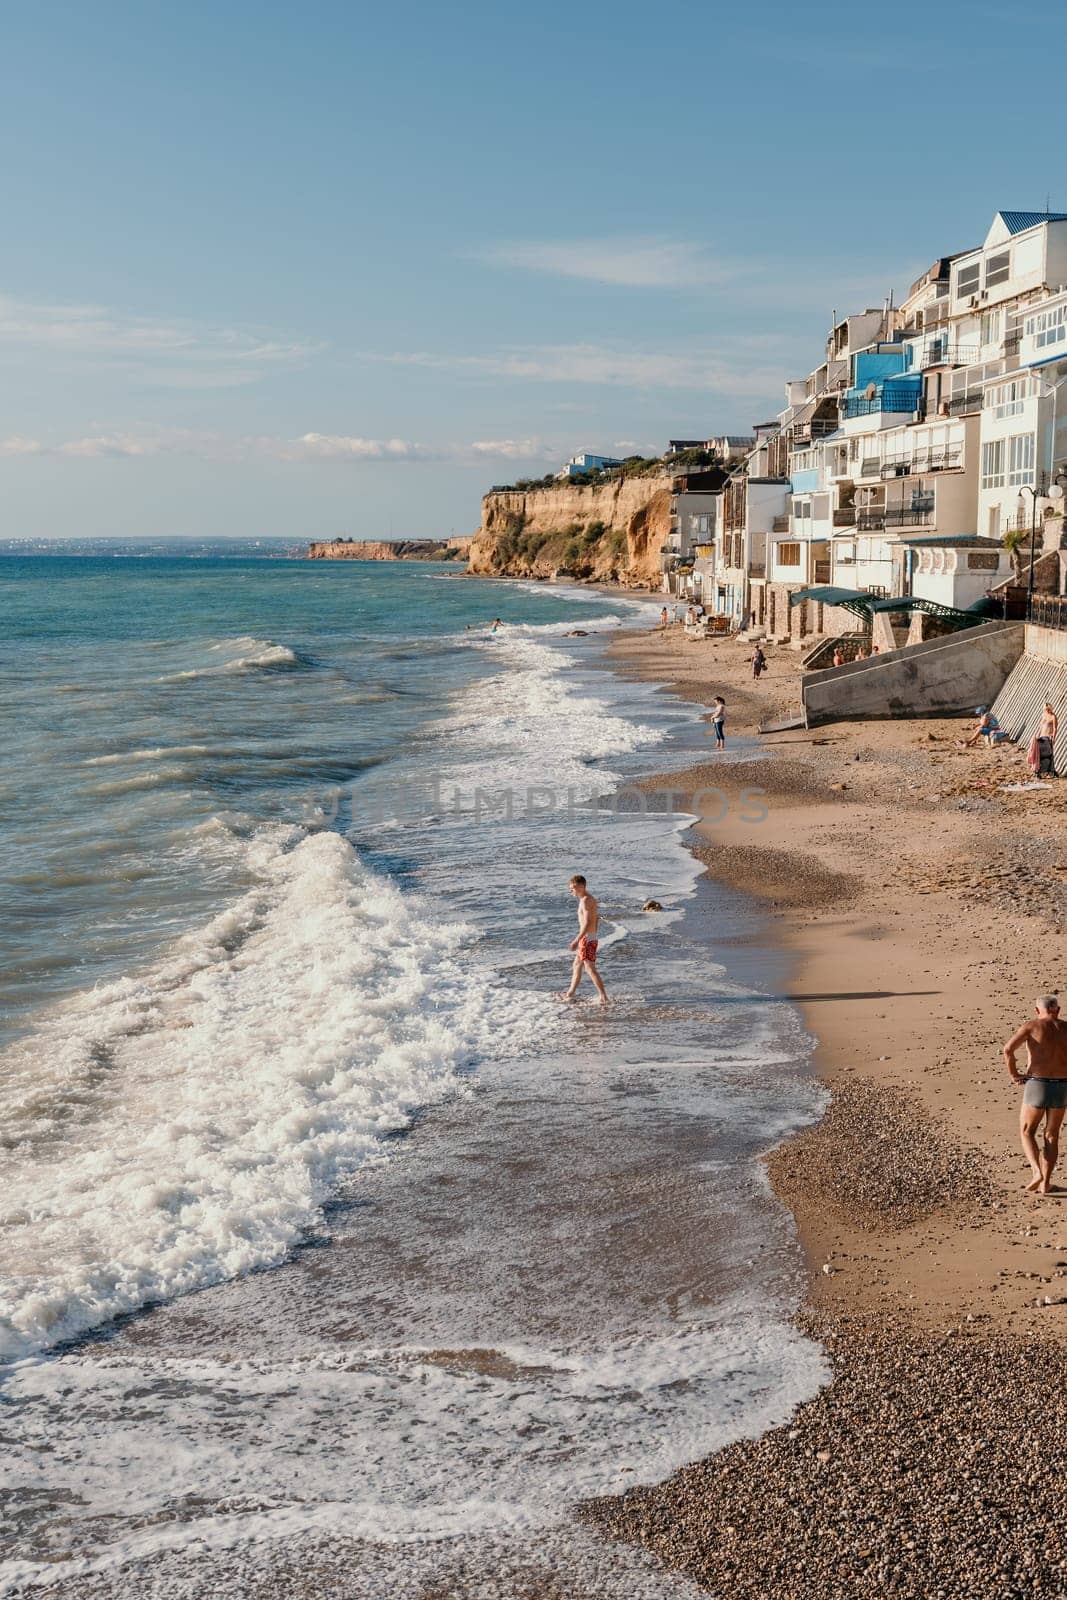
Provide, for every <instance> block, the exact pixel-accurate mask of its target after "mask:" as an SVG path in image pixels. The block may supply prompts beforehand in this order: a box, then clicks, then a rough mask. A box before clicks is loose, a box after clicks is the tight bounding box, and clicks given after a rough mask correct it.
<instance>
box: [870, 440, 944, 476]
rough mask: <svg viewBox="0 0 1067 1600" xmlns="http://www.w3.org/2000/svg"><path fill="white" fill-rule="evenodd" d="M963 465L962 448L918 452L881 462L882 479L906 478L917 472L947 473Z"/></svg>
mask: <svg viewBox="0 0 1067 1600" xmlns="http://www.w3.org/2000/svg"><path fill="white" fill-rule="evenodd" d="M962 464H963V446H962V445H950V446H948V447H947V448H946V449H944V450H920V451H918V452H917V453H916V454H915V455H913V456H896V457H892V458H891V459H889V460H888V461H883V462H882V477H883V478H907V477H912V476H913V475H914V474H915V473H917V472H947V471H949V470H950V469H951V468H953V467H959V466H962Z"/></svg>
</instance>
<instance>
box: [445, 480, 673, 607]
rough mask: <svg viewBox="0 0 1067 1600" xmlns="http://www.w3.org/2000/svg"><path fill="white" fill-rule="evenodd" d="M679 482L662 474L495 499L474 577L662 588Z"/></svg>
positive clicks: (487, 512) (476, 550) (473, 559)
mask: <svg viewBox="0 0 1067 1600" xmlns="http://www.w3.org/2000/svg"><path fill="white" fill-rule="evenodd" d="M672 481H673V478H672V475H670V474H668V473H656V474H654V475H652V476H649V477H647V478H637V477H634V478H622V479H612V480H611V481H610V482H609V483H604V484H590V485H585V486H584V487H579V486H572V485H569V484H566V483H561V484H558V485H553V486H552V487H551V488H544V489H530V490H525V491H524V490H519V489H508V490H501V491H498V492H495V493H492V494H487V495H486V496H485V498H484V499H483V501H482V525H481V527H480V528H479V530H478V532H477V533H476V534H475V536H474V540H473V543H472V544H471V548H470V571H471V572H472V573H477V574H478V575H479V576H483V577H501V578H502V577H508V578H548V577H551V576H552V575H553V574H554V573H556V572H560V571H563V572H568V573H572V574H574V575H575V576H577V577H583V578H597V579H604V580H611V581H615V582H619V583H624V584H628V585H630V586H632V587H634V588H645V587H652V588H656V589H658V588H659V584H660V575H659V553H660V548H661V546H662V544H663V542H664V540H665V539H666V537H667V534H668V532H669V530H670V525H671V484H672Z"/></svg>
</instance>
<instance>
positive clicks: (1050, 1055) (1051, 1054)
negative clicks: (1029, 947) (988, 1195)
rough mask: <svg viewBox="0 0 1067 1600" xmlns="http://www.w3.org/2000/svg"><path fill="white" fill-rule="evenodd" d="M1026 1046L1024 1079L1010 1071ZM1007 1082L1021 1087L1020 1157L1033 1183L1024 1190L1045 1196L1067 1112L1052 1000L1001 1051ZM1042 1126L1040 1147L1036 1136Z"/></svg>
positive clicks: (1063, 1050) (1064, 1026)
mask: <svg viewBox="0 0 1067 1600" xmlns="http://www.w3.org/2000/svg"><path fill="white" fill-rule="evenodd" d="M1024 1044H1025V1046H1026V1054H1027V1058H1028V1063H1027V1069H1026V1071H1025V1073H1023V1072H1020V1071H1019V1069H1018V1067H1017V1066H1016V1065H1015V1052H1016V1050H1018V1049H1019V1047H1020V1045H1024ZM1004 1060H1005V1061H1006V1062H1007V1066H1008V1072H1009V1073H1010V1075H1011V1081H1012V1082H1013V1083H1017V1084H1019V1085H1021V1087H1022V1091H1023V1102H1022V1105H1021V1106H1020V1108H1019V1138H1020V1141H1021V1143H1022V1147H1023V1155H1024V1156H1025V1157H1026V1159H1027V1161H1028V1162H1029V1163H1030V1170H1031V1172H1032V1173H1033V1175H1034V1176H1033V1179H1032V1181H1031V1182H1030V1183H1028V1184H1027V1185H1026V1188H1027V1192H1028V1193H1029V1194H1048V1193H1049V1192H1050V1189H1051V1184H1052V1172H1053V1168H1054V1167H1055V1165H1056V1162H1057V1160H1058V1158H1059V1153H1060V1126H1061V1124H1062V1122H1063V1114H1064V1111H1067V1022H1063V1021H1061V1020H1060V1002H1059V1000H1058V999H1057V997H1056V996H1055V995H1054V994H1048V995H1045V996H1044V997H1043V998H1042V999H1040V1000H1039V1001H1038V1002H1037V1016H1036V1017H1031V1018H1030V1020H1029V1022H1024V1023H1023V1025H1022V1027H1021V1028H1017V1029H1016V1031H1015V1032H1014V1033H1013V1034H1012V1036H1011V1038H1010V1039H1009V1040H1008V1042H1007V1044H1006V1045H1005V1046H1004ZM1042 1118H1044V1122H1045V1136H1044V1139H1043V1141H1042V1144H1041V1147H1040V1148H1039V1147H1038V1143H1037V1131H1038V1129H1039V1128H1040V1126H1041V1120H1042Z"/></svg>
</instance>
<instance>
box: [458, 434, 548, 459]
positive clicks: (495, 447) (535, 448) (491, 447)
mask: <svg viewBox="0 0 1067 1600" xmlns="http://www.w3.org/2000/svg"><path fill="white" fill-rule="evenodd" d="M471 454H472V455H475V456H499V457H501V459H502V460H505V461H547V460H548V459H550V458H551V457H553V456H555V454H556V452H555V451H554V450H552V449H551V448H550V447H548V446H546V445H545V444H544V443H543V442H542V441H541V440H540V439H475V441H474V443H473V444H472V445H471Z"/></svg>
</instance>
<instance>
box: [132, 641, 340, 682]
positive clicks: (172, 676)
mask: <svg viewBox="0 0 1067 1600" xmlns="http://www.w3.org/2000/svg"><path fill="white" fill-rule="evenodd" d="M208 648H209V649H210V650H212V651H220V650H236V651H237V654H236V655H234V656H233V657H231V659H230V660H229V661H225V662H223V663H222V664H221V665H219V666H210V667H186V668H185V669H184V670H183V671H181V672H168V673H166V674H164V676H163V677H161V678H158V679H157V680H156V681H157V682H158V683H182V682H185V681H187V680H189V679H193V678H218V677H221V676H224V675H226V674H232V673H243V672H263V671H284V670H285V669H287V668H294V667H308V666H311V665H312V662H311V661H310V659H309V658H308V657H307V656H305V655H301V654H300V652H299V651H297V650H292V649H290V647H289V646H288V645H287V644H277V643H276V642H275V641H274V640H273V639H256V638H254V637H253V636H252V635H251V634H246V635H242V636H241V637H240V638H238V639H219V640H218V641H217V642H216V643H215V644H213V645H209V647H208Z"/></svg>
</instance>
